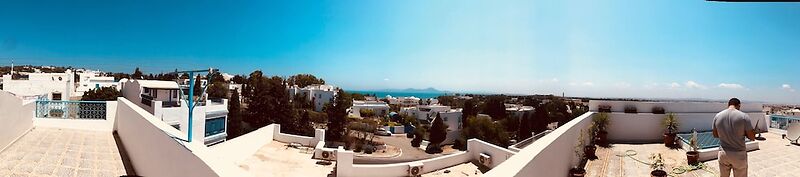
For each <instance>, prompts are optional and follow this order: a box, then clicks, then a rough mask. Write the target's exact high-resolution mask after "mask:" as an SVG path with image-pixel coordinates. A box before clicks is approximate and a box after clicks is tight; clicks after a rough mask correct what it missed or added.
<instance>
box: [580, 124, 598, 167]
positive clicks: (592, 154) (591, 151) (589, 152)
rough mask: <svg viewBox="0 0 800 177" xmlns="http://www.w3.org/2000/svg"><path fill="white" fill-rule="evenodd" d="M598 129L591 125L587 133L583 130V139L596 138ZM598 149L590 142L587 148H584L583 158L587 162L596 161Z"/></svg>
mask: <svg viewBox="0 0 800 177" xmlns="http://www.w3.org/2000/svg"><path fill="white" fill-rule="evenodd" d="M595 130H596V128H595V126H594V125H590V127H589V129H588V130H587V131H584V130H581V135H580V136H581V137H594V134H595V132H596V131H595ZM596 152H597V147H596V146H594V142H593V141H589V143H588V144H587V145H586V146H583V156H584V157H585V158H586V159H587V160H594V159H597V153H596Z"/></svg>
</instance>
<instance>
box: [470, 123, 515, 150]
mask: <svg viewBox="0 0 800 177" xmlns="http://www.w3.org/2000/svg"><path fill="white" fill-rule="evenodd" d="M467 121H468V122H469V125H470V126H469V127H464V129H462V131H461V136H462V137H464V139H465V140H469V139H472V138H476V139H479V140H483V141H485V142H488V143H491V144H494V145H497V146H500V147H508V146H509V145H510V144H509V139H510V138H509V135H508V132H506V131H505V129H504V128H503V125H501V124H499V123H494V122H493V121H492V120H491V119H489V118H480V117H472V116H470V117H469V118H467Z"/></svg>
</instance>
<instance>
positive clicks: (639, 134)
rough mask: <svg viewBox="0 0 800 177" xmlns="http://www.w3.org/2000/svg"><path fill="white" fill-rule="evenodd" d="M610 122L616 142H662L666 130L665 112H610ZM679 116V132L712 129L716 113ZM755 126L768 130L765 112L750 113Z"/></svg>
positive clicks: (610, 130)
mask: <svg viewBox="0 0 800 177" xmlns="http://www.w3.org/2000/svg"><path fill="white" fill-rule="evenodd" d="M608 115H609V118H610V122H609V125H608V128H607V131H608V138H609V140H611V141H614V142H628V143H630V142H635V143H649V142H662V141H663V135H664V132H665V131H666V129H665V127H664V126H663V125H662V122H663V121H664V117H666V115H665V114H650V113H639V114H626V113H610V114H608ZM675 115H676V116H677V117H678V123H679V124H680V126H679V127H678V132H691V131H692V129H693V128H694V129H696V130H697V131H710V130H711V124H712V122H713V120H714V116H715V115H716V113H676V114H675ZM748 115H749V116H750V119H751V123H752V124H753V126H755V124H756V123H757V121H758V119H762V120H760V123H758V124H759V125H758V127H761V128H759V129H760V130H766V129H767V128H766V126H767V125H766V122H768V121H767V120H764V119H765V115H764V113H748Z"/></svg>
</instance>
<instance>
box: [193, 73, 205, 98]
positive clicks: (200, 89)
mask: <svg viewBox="0 0 800 177" xmlns="http://www.w3.org/2000/svg"><path fill="white" fill-rule="evenodd" d="M201 79H203V78H202V77H200V75H197V77H195V79H194V88H193V89H194V96H200V94H201V93H202V92H203V86H201V85H202V83H203V82H202V81H201Z"/></svg>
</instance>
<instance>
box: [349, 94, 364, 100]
mask: <svg viewBox="0 0 800 177" xmlns="http://www.w3.org/2000/svg"><path fill="white" fill-rule="evenodd" d="M350 96H352V97H353V100H367V98H366V97H364V95H362V94H360V93H352V94H350Z"/></svg>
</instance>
